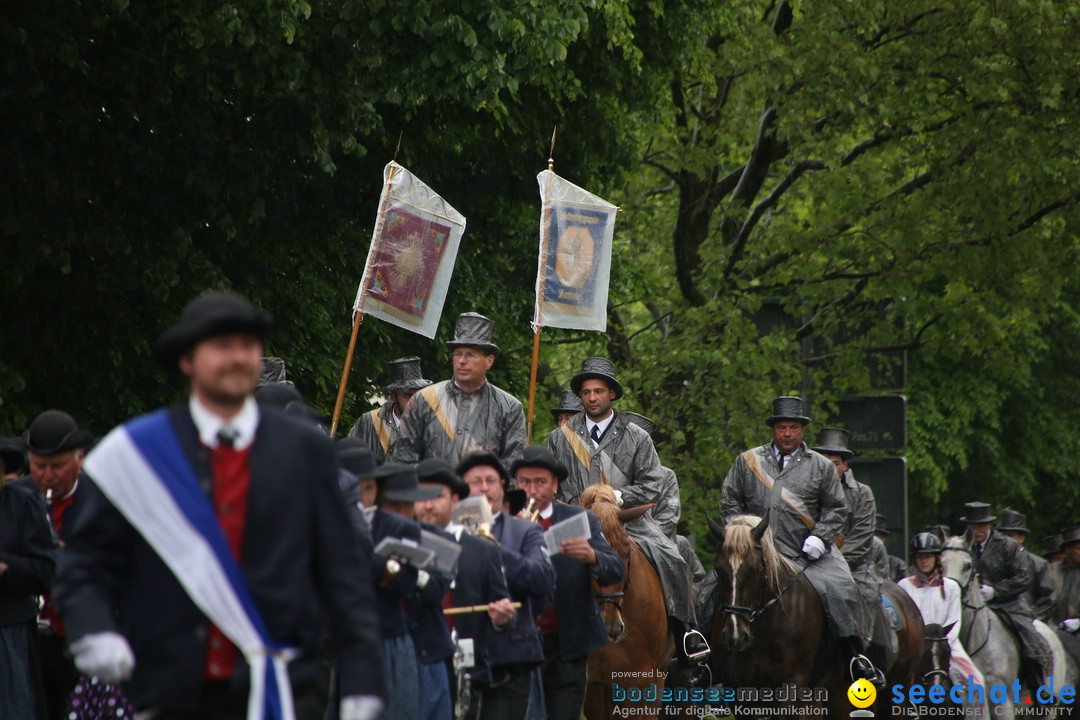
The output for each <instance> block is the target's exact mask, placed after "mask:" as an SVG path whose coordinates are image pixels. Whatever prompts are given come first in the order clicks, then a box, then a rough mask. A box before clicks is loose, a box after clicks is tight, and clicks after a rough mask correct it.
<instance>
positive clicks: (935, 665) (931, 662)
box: [919, 623, 956, 686]
mask: <svg viewBox="0 0 1080 720" xmlns="http://www.w3.org/2000/svg"><path fill="white" fill-rule="evenodd" d="M955 624H956V623H949V624H948V625H946V626H945V627H942V626H941V625H938V624H937V623H930V624H928V625H926V627H925V629H924V632H925V640H924V642H925V645H924V646H923V659H922V663H921V664H920V666H919V667H920V673H919V676H920V677H921V679H922V684H923V685H925V686H931V685H945V686H948V685H951V684H952V681H951V679H950V678H949V663H950V662H951V661H952V651H951V649H950V647H949V631H951V630H952V628H953V625H955Z"/></svg>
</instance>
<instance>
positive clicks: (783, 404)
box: [765, 395, 810, 427]
mask: <svg viewBox="0 0 1080 720" xmlns="http://www.w3.org/2000/svg"><path fill="white" fill-rule="evenodd" d="M779 420H797V421H799V422H800V423H802V424H803V425H809V424H810V418H809V417H807V416H806V412H805V411H804V410H803V401H802V398H801V397H797V396H795V395H781V396H780V397H778V398H776V399H775V400H773V404H772V415H770V416H769V417H768V418H766V420H765V424H766V425H768V426H769V427H772V426H773V425H775V424H776V422H777V421H779Z"/></svg>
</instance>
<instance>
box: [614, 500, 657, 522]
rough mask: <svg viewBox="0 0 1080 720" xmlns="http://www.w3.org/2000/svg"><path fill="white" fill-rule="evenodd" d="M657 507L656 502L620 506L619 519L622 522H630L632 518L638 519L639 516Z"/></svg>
mask: <svg viewBox="0 0 1080 720" xmlns="http://www.w3.org/2000/svg"><path fill="white" fill-rule="evenodd" d="M654 507H656V503H648V504H646V505H638V506H636V507H632V508H619V521H620V522H622V523H628V522H630V521H631V520H637V519H638V518H639V517H641V516H642V515H644V514H645V513H647V512H649V511H650V510H652V509H653V508H654Z"/></svg>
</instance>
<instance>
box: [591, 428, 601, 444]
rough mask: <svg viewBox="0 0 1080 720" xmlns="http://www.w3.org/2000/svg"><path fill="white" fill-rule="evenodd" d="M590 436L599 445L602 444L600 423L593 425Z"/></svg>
mask: <svg viewBox="0 0 1080 720" xmlns="http://www.w3.org/2000/svg"><path fill="white" fill-rule="evenodd" d="M590 437H591V438H592V439H593V442H594V443H596V444H597V445H599V444H600V426H599V425H593V426H592V434H591V435H590Z"/></svg>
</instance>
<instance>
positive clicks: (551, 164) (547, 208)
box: [525, 125, 559, 442]
mask: <svg viewBox="0 0 1080 720" xmlns="http://www.w3.org/2000/svg"><path fill="white" fill-rule="evenodd" d="M558 129H559V126H558V125H556V126H555V127H554V128H552V129H551V150H550V151H549V152H548V167H547V169H548V172H550V173H554V172H555V133H556V131H557V130H558ZM546 193H547V197H546V198H545V199H544V216H543V219H542V221H541V222H542V223H543V224H542V226H541V233H540V237H541V240H540V267H539V269H538V271H537V272H538V277H537V281H536V322H535V323H534V325H535V328H534V330H533V350H532V365H531V367H530V368H529V411H528V414H527V415H526V416H525V436H526V438H527V440H528V442H532V431H533V412H534V411H535V409H536V369H537V366H538V365H539V364H540V330H541V327H540V316H541V314H542V313H543V310H544V279H545V278H544V271H545V270H546V269H547V247H548V223H549V220H550V218H551V203H550V202H549V201H550V199H551V181H550V178H549V179H548V185H547V190H546Z"/></svg>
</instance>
